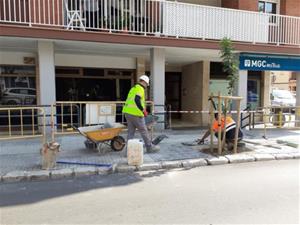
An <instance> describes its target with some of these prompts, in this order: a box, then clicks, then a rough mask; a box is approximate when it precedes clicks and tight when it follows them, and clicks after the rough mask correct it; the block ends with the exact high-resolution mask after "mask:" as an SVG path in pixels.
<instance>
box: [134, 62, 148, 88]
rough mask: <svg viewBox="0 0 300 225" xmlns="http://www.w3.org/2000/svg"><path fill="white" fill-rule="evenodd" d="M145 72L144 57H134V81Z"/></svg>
mask: <svg viewBox="0 0 300 225" xmlns="http://www.w3.org/2000/svg"><path fill="white" fill-rule="evenodd" d="M145 72H146V59H145V58H144V57H138V58H136V73H135V74H136V77H135V82H136V81H137V80H138V78H139V77H140V76H141V75H144V74H145Z"/></svg>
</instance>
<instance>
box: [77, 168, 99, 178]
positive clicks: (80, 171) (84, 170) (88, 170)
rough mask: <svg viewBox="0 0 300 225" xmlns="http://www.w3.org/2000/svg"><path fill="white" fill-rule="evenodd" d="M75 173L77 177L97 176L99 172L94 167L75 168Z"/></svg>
mask: <svg viewBox="0 0 300 225" xmlns="http://www.w3.org/2000/svg"><path fill="white" fill-rule="evenodd" d="M73 171H74V175H75V177H80V176H85V175H95V174H96V173H97V172H98V171H97V170H96V168H95V167H93V166H84V167H75V168H74V170H73Z"/></svg>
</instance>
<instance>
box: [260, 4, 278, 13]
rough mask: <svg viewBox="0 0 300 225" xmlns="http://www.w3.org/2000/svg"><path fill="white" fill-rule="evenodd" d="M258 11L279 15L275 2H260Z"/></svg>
mask: <svg viewBox="0 0 300 225" xmlns="http://www.w3.org/2000/svg"><path fill="white" fill-rule="evenodd" d="M258 11H259V12H262V13H271V14H276V13H277V4H276V3H274V2H265V1H259V2H258Z"/></svg>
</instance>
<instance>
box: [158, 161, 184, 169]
mask: <svg viewBox="0 0 300 225" xmlns="http://www.w3.org/2000/svg"><path fill="white" fill-rule="evenodd" d="M161 166H162V168H163V169H174V168H180V167H182V162H181V161H177V160H176V161H166V162H162V164H161Z"/></svg>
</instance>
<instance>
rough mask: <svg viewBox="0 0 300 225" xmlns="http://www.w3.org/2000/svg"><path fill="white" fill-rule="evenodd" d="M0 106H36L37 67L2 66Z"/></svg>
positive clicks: (0, 68) (0, 70)
mask: <svg viewBox="0 0 300 225" xmlns="http://www.w3.org/2000/svg"><path fill="white" fill-rule="evenodd" d="M0 72H1V73H0V105H35V104H36V89H35V86H36V85H35V82H36V81H35V77H34V76H35V66H14V65H9V66H6V65H3V66H0Z"/></svg>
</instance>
